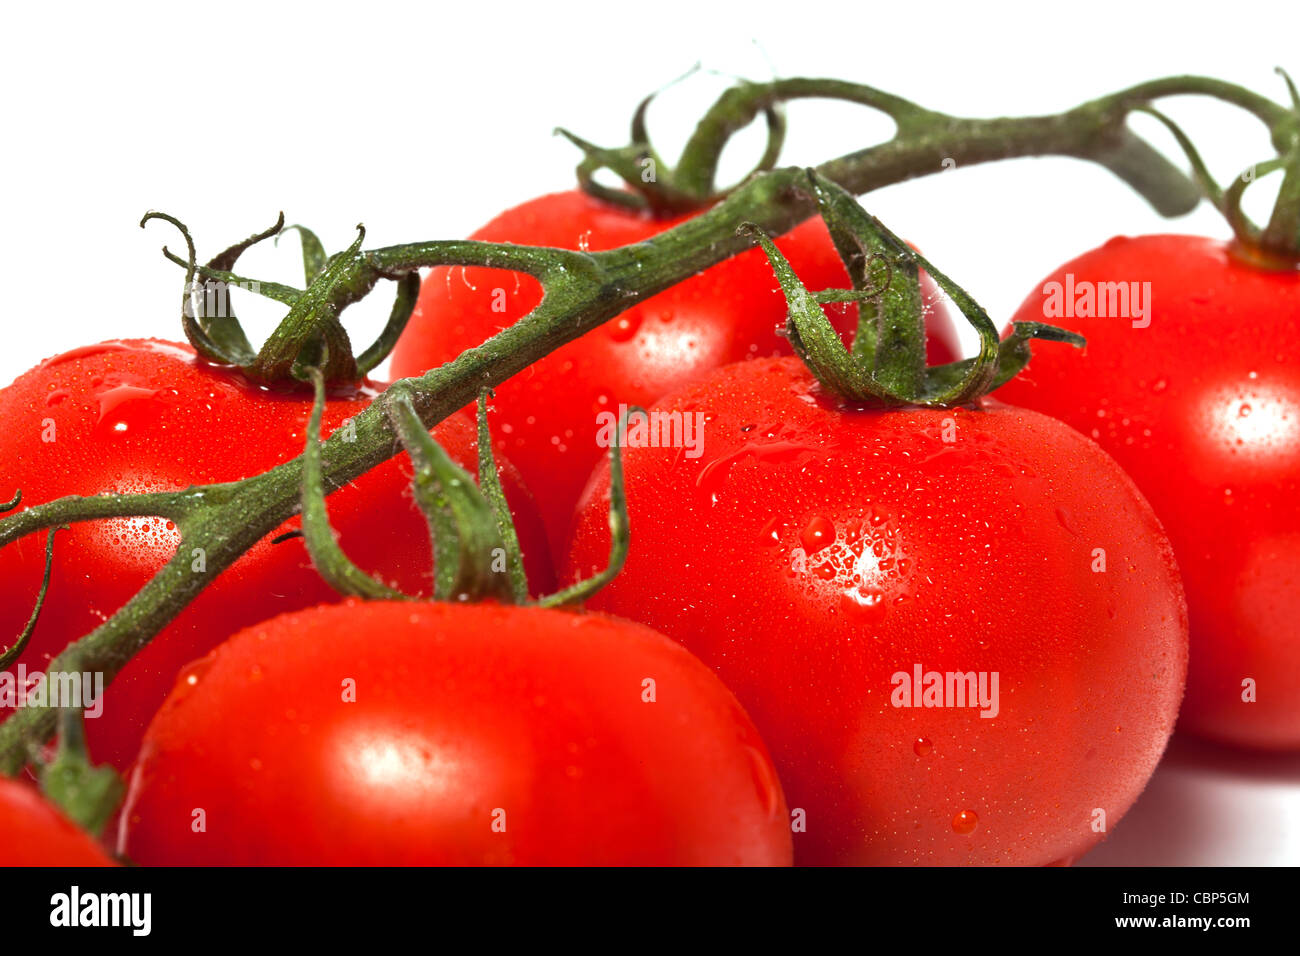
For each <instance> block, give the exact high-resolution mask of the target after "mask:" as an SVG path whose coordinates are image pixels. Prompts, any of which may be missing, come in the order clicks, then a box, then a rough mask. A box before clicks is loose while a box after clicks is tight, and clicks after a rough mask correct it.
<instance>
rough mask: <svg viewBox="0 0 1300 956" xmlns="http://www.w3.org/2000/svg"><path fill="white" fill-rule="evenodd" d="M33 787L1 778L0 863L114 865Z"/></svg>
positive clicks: (17, 864)
mask: <svg viewBox="0 0 1300 956" xmlns="http://www.w3.org/2000/svg"><path fill="white" fill-rule="evenodd" d="M114 865H115V864H114V863H113V861H112V860H110V859H109V858H108V856H106V855H105V853H104V851H103V850H102V849H100V847H99V845H98V844H97V843H96V842H95V841H94V839H93V838H92V837H91V836H90V835H89V834H87V833H86V832H85V831H83V830H81V829H79V828H78V827H77V826H76V825H75V824H73V823H72V821H70V820H69V819H68V818H67V817H65V816H64V815H63V814H62V813H60V812H59V811H58V810H57V809H56V808H55V807H53V806H52V805H51V804H49V803H47V802H46V801H45V800H44V799H42V797H41V795H40V794H39V793H37V792H36V791H35V790H34V789H32V787H31V786H30V785H28V784H25V783H19V782H18V781H17V780H10V779H8V778H7V777H0V866H114Z"/></svg>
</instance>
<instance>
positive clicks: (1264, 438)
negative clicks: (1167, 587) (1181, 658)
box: [1000, 235, 1300, 749]
mask: <svg viewBox="0 0 1300 956" xmlns="http://www.w3.org/2000/svg"><path fill="white" fill-rule="evenodd" d="M1044 309H1047V310H1048V311H1052V312H1060V311H1062V310H1064V311H1065V315H1066V317H1065V318H1062V319H1061V322H1062V323H1063V324H1068V325H1070V326H1071V327H1072V328H1074V329H1076V330H1078V331H1079V332H1081V333H1083V335H1085V336H1086V337H1087V339H1088V348H1087V351H1086V352H1085V353H1084V354H1082V355H1080V354H1065V353H1063V352H1044V353H1043V354H1041V355H1035V357H1034V359H1033V361H1032V362H1031V364H1030V366H1029V368H1028V370H1027V371H1026V372H1025V373H1024V374H1023V375H1022V376H1021V377H1019V378H1018V379H1015V380H1013V381H1011V382H1010V383H1008V385H1007V386H1006V387H1005V389H1004V390H1003V391H1002V392H1001V393H1000V394H1001V395H1003V396H1005V398H1006V400H1007V401H1010V402H1014V403H1016V404H1018V405H1024V406H1026V407H1029V408H1035V409H1038V410H1040V411H1042V412H1045V413H1047V414H1049V415H1052V416H1054V417H1056V418H1059V419H1061V420H1062V421H1064V422H1067V423H1069V424H1070V425H1073V426H1074V427H1075V428H1077V429H1078V430H1079V431H1081V432H1083V433H1084V434H1085V435H1090V436H1092V438H1094V439H1095V440H1096V441H1097V442H1098V443H1100V444H1101V446H1102V447H1103V448H1105V449H1106V450H1107V451H1108V452H1110V454H1112V455H1113V456H1114V457H1115V460H1116V461H1118V462H1119V463H1120V464H1121V465H1123V466H1124V469H1125V470H1126V471H1127V472H1128V473H1129V474H1130V475H1131V476H1132V477H1133V480H1134V481H1136V482H1137V485H1138V487H1139V488H1141V489H1142V493H1143V494H1144V495H1146V497H1147V499H1148V500H1149V501H1150V502H1151V505H1152V507H1153V508H1154V509H1155V511H1156V514H1158V515H1159V516H1160V520H1161V522H1162V523H1163V524H1164V527H1165V530H1166V531H1167V532H1168V534H1169V538H1170V540H1171V541H1172V542H1173V546H1174V551H1175V553H1176V554H1177V557H1178V565H1179V568H1180V569H1181V571H1182V575H1183V580H1184V582H1185V584H1186V587H1187V603H1188V607H1189V612H1190V620H1191V629H1192V630H1191V641H1192V649H1191V661H1190V670H1189V672H1188V678H1187V699H1186V700H1185V701H1184V703H1183V711H1182V719H1181V722H1180V726H1181V727H1184V728H1186V729H1187V730H1190V731H1193V732H1195V733H1197V734H1200V735H1202V736H1206V737H1211V738H1214V739H1216V740H1220V741H1224V742H1228V743H1233V744H1239V745H1246V746H1252V747H1263V748H1287V749H1295V748H1300V504H1297V502H1300V273H1297V272H1295V271H1290V272H1268V271H1264V270H1262V269H1258V268H1254V267H1252V266H1250V265H1247V264H1245V263H1244V262H1242V261H1240V260H1239V259H1237V258H1236V257H1235V256H1234V255H1233V253H1232V252H1231V251H1230V249H1229V247H1228V246H1227V245H1226V244H1224V243H1222V242H1219V241H1216V240H1213V239H1206V238H1199V237H1195V236H1176V235H1158V236H1142V237H1139V238H1133V239H1130V238H1116V239H1112V240H1111V241H1110V242H1108V243H1106V244H1105V245H1103V246H1101V247H1100V248H1098V249H1094V250H1092V251H1091V252H1088V253H1086V254H1084V255H1082V256H1080V257H1079V258H1077V259H1075V260H1073V261H1072V262H1069V263H1066V264H1065V265H1064V266H1062V267H1061V268H1060V269H1058V270H1056V271H1055V272H1053V273H1052V274H1051V275H1050V276H1048V277H1047V279H1046V280H1044V282H1043V283H1041V284H1040V286H1039V287H1038V289H1037V290H1036V291H1035V292H1034V293H1033V294H1031V295H1030V296H1029V297H1028V298H1027V299H1026V300H1025V303H1024V304H1023V305H1022V306H1021V307H1020V311H1019V312H1018V313H1017V315H1016V318H1017V319H1022V320H1023V319H1025V318H1027V317H1030V316H1034V317H1041V316H1042V315H1043V314H1044ZM1049 321H1050V320H1049Z"/></svg>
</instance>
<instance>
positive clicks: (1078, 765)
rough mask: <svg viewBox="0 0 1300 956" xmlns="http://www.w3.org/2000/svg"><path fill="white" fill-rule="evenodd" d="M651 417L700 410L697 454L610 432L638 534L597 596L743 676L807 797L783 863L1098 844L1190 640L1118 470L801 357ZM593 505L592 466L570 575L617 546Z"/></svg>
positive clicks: (984, 414)
mask: <svg viewBox="0 0 1300 956" xmlns="http://www.w3.org/2000/svg"><path fill="white" fill-rule="evenodd" d="M656 409H657V410H662V411H670V412H672V411H676V412H680V413H682V414H683V415H686V414H697V415H701V416H703V418H704V421H705V425H704V454H703V455H702V456H700V457H698V458H690V457H686V456H684V455H683V454H682V451H681V449H673V448H655V447H628V448H627V449H626V451H625V453H624V455H625V462H626V478H627V497H628V507H629V512H630V522H631V535H632V547H631V553H630V556H629V557H628V560H627V565H626V567H625V568H624V570H623V572H622V574H620V575H619V577H618V578H616V579H615V580H614V582H613V583H612V584H610V585H609V586H608V587H607V588H606V589H605V590H603V591H601V592H600V593H598V594H597V595H596V596H595V597H594V598H593V599H592V600H591V602H590V603H591V606H592V607H594V608H599V609H601V610H605V611H609V612H611V613H615V614H620V615H623V616H626V617H629V618H631V619H633V620H637V621H640V622H642V623H645V624H648V625H649V626H651V627H655V628H656V629H659V630H662V631H663V632H664V633H665V634H668V635H669V636H670V637H675V638H677V639H678V640H680V641H681V642H682V643H683V644H685V645H686V647H687V648H688V649H689V650H691V651H692V652H693V653H695V654H697V655H698V656H699V657H700V658H701V659H702V660H703V661H704V662H705V663H706V664H708V665H710V666H712V667H713V668H714V669H716V670H717V672H718V673H719V674H720V675H721V677H722V679H723V681H724V682H725V683H726V684H727V686H728V687H730V688H731V689H732V691H734V692H735V694H736V696H737V697H738V698H739V699H740V701H741V703H742V704H743V705H744V706H745V708H746V709H747V710H748V711H749V713H750V714H751V716H752V717H753V718H754V723H755V725H756V726H757V727H758V728H759V731H760V732H761V733H762V734H763V736H764V739H765V740H766V741H767V743H768V746H769V747H770V748H771V750H772V756H773V758H774V760H775V763H776V767H777V771H778V772H779V773H780V775H781V780H782V782H783V784H784V788H785V794H786V798H787V800H788V801H789V803H790V807H791V812H792V813H794V814H795V815H796V818H797V816H798V814H799V813H800V812H802V813H804V814H806V817H805V819H806V832H803V833H799V832H796V834H795V851H796V852H795V856H796V861H797V862H799V863H804V864H830V863H854V864H993V863H1003V864H1047V863H1052V862H1054V861H1059V860H1062V859H1068V858H1071V857H1073V856H1076V855H1078V854H1080V853H1083V852H1084V851H1085V850H1087V849H1088V848H1089V847H1090V846H1092V845H1093V844H1094V843H1095V842H1096V841H1097V840H1099V839H1101V837H1102V835H1103V834H1102V833H1101V832H1099V831H1098V830H1097V829H1095V827H1097V826H1098V825H1104V826H1106V827H1110V826H1112V825H1113V824H1114V823H1115V821H1117V820H1118V819H1119V818H1120V816H1121V815H1122V814H1123V813H1124V812H1125V810H1127V809H1128V807H1129V805H1130V804H1132V802H1133V800H1134V799H1135V798H1136V797H1137V795H1138V794H1139V793H1140V792H1141V791H1142V788H1143V786H1144V785H1145V783H1146V780H1147V778H1148V776H1149V775H1150V774H1151V772H1152V770H1153V769H1154V768H1155V765H1156V762H1157V761H1158V760H1159V759H1160V755H1161V753H1162V751H1163V750H1164V747H1165V743H1166V741H1167V739H1168V737H1169V734H1170V732H1171V730H1172V729H1173V724H1174V719H1175V716H1176V715H1177V711H1178V701H1179V698H1180V697H1181V695H1182V689H1183V678H1184V673H1185V668H1186V655H1187V623H1186V611H1185V605H1184V602H1183V596H1182V591H1181V587H1180V584H1179V579H1178V572H1177V568H1176V566H1175V564H1174V560H1173V555H1172V552H1171V551H1170V548H1169V545H1168V542H1167V541H1166V540H1165V537H1164V535H1163V534H1162V533H1161V531H1160V526H1159V524H1158V522H1157V521H1156V518H1155V516H1154V515H1153V514H1152V512H1151V509H1150V507H1149V506H1148V505H1147V503H1146V502H1145V501H1144V500H1143V499H1142V496H1141V495H1140V494H1139V493H1138V491H1137V489H1136V488H1135V487H1134V485H1133V483H1132V481H1130V480H1129V478H1128V477H1127V476H1126V475H1125V474H1124V473H1123V471H1122V470H1121V469H1120V468H1119V466H1118V465H1116V464H1115V462H1114V461H1112V460H1111V459H1110V458H1109V457H1107V456H1106V455H1105V453H1103V452H1102V451H1101V449H1099V448H1098V447H1097V446H1096V445H1095V444H1094V443H1092V442H1091V441H1088V440H1087V439H1086V438H1083V437H1082V436H1080V435H1079V434H1078V433H1077V432H1075V431H1073V430H1072V429H1070V428H1068V427H1066V426H1065V425H1063V424H1061V423H1060V422H1057V421H1054V420H1053V419H1050V418H1047V417H1046V416H1043V415H1040V414H1037V413H1035V412H1031V411H1024V410H1021V409H1017V408H1011V407H1009V406H1004V405H1002V404H1000V403H998V402H996V401H991V400H985V401H984V402H983V403H982V404H981V405H980V406H979V407H976V408H957V409H952V410H942V409H923V408H908V409H900V410H894V411H883V412H882V411H864V410H855V409H850V408H846V407H844V406H843V405H842V404H840V403H839V402H838V400H834V399H831V398H830V397H828V396H826V395H825V394H824V393H823V392H822V391H821V390H820V388H819V387H818V386H816V384H815V382H814V380H813V378H812V376H811V374H810V373H809V372H808V371H807V370H806V369H805V368H804V367H803V366H802V365H801V364H800V363H799V361H798V360H797V359H793V358H787V359H770V360H762V361H754V362H745V363H741V364H738V365H732V366H728V367H727V368H724V369H721V370H719V371H718V372H716V373H714V375H712V376H711V377H710V378H709V379H708V380H707V381H705V382H704V383H702V384H700V385H699V386H697V387H694V388H691V389H687V390H685V391H683V392H679V393H677V394H676V395H675V396H672V397H670V398H668V399H665V400H664V401H663V402H662V403H661V404H660V405H659V406H657V407H656ZM652 411H653V410H652ZM607 498H608V468H605V469H602V470H600V471H598V472H597V473H596V475H595V477H593V481H592V484H591V485H590V486H589V487H588V490H587V494H586V496H585V508H584V510H583V511H582V513H581V514H580V516H579V519H578V522H577V525H576V529H575V540H574V542H573V547H572V552H571V565H570V575H571V576H572V575H576V574H579V573H581V572H582V571H584V570H586V569H589V568H591V567H592V566H593V565H594V564H597V563H599V561H600V557H599V555H600V554H602V553H603V550H604V549H606V548H607V547H608V539H609V533H608V530H607V528H606V524H607V523H606V521H605V519H604V514H603V512H602V510H601V509H602V508H604V507H606V504H605V501H606V500H607ZM1102 552H1104V555H1103V554H1102ZM1103 557H1104V562H1105V563H1104V569H1105V570H1104V573H1102V572H1100V571H1098V570H1097V569H1098V568H1099V567H1102V565H1099V564H1098V561H1099V560H1100V559H1102V558H1103ZM918 668H919V670H920V675H919V679H920V683H921V691H922V692H921V693H919V694H913V692H914V690H915V689H916V676H917V675H916V671H917V669H918ZM932 674H938V675H940V676H939V681H940V683H941V685H942V686H941V688H940V689H941V690H942V691H943V692H944V693H943V694H941V695H940V696H938V697H935V696H933V687H934V686H935V683H934V682H935V679H934V678H933V677H931V676H930V675H932ZM958 674H960V675H966V674H969V675H971V677H970V680H971V681H973V682H974V683H973V684H971V685H969V686H968V685H967V684H966V683H965V678H962V679H960V680H959V679H957V678H950V677H949V675H958ZM995 675H996V680H997V684H996V687H997V692H996V693H995V692H994V688H995V685H994V680H995ZM950 680H951V681H952V683H951V686H950V684H949V681H950ZM981 681H983V687H982V689H983V691H984V699H985V701H986V705H981V706H971V705H970V702H971V701H970V698H967V699H966V700H965V701H964V703H965V704H966V706H961V704H962V703H963V701H962V700H961V699H960V698H959V697H958V696H957V691H958V690H959V689H960V690H961V691H962V692H963V694H965V693H966V692H967V691H968V690H969V691H970V692H971V694H972V695H977V693H978V691H980V690H981V686H980V682H981ZM959 685H960V686H959ZM904 694H906V695H907V696H906V697H904V696H902V695H904ZM910 704H918V705H919V706H909V705H910ZM936 704H941V705H944V706H934V705H936ZM985 714H988V715H989V716H984V715H985Z"/></svg>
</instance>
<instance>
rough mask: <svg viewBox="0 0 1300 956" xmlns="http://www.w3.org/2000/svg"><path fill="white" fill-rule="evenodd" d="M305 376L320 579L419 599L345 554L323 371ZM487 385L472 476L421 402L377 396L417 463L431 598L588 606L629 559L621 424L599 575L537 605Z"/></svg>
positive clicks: (342, 588) (306, 522)
mask: <svg viewBox="0 0 1300 956" xmlns="http://www.w3.org/2000/svg"><path fill="white" fill-rule="evenodd" d="M306 375H307V376H308V378H310V380H311V382H312V385H313V387H314V389H315V395H316V398H315V402H314V404H313V406H312V412H311V416H310V418H309V420H308V425H307V448H306V451H305V453H304V455H303V463H304V466H303V479H302V535H303V538H304V542H305V544H306V546H307V552H308V554H309V555H310V556H311V560H312V563H313V564H314V565H315V566H316V569H317V571H318V572H319V573H320V575H321V577H323V578H324V579H325V581H326V582H327V583H328V584H329V585H330V586H331V587H333V588H334V589H335V590H336V591H339V592H340V593H341V594H345V595H349V596H352V597H360V598H366V599H369V600H389V601H393V600H402V601H405V600H415V598H413V597H412V596H411V595H408V594H405V593H403V592H402V591H400V590H398V589H396V588H394V587H391V586H389V585H388V584H385V583H384V582H382V581H379V580H378V579H376V578H374V577H372V576H371V575H369V574H367V573H366V572H365V571H363V570H361V569H360V568H359V567H357V566H356V565H355V564H353V563H352V561H351V560H350V559H349V558H348V557H347V555H346V554H344V552H343V549H342V548H341V547H340V546H339V543H338V540H337V539H336V538H335V535H334V529H333V528H332V527H331V526H330V522H329V513H328V510H327V507H326V504H325V495H326V489H325V487H324V478H323V470H322V461H321V448H322V443H321V437H320V430H321V417H322V414H323V411H324V407H325V380H324V376H323V375H322V374H321V372H320V370H319V369H317V368H309V369H307V370H306ZM491 394H492V392H491V390H490V389H484V390H483V391H482V392H480V394H479V399H478V473H479V479H478V481H477V482H475V480H474V477H473V476H472V475H471V474H470V473H469V472H467V471H466V470H465V469H464V468H462V467H461V466H460V465H458V464H456V462H454V461H452V459H451V456H449V455H448V454H447V452H446V451H445V450H444V449H443V448H442V446H441V445H439V444H438V442H437V441H436V440H434V438H433V435H431V434H430V433H429V430H428V429H427V428H426V427H425V425H424V422H423V420H422V419H421V417H420V411H419V409H418V408H417V404H418V403H419V401H420V396H419V395H418V394H417V393H416V392H414V391H413V390H412V389H410V388H407V387H404V386H402V385H400V384H399V385H395V386H393V387H391V388H390V389H389V390H388V391H387V392H385V393H384V395H383V397H382V398H381V399H380V401H381V402H383V407H384V411H385V413H386V415H387V417H388V418H389V420H390V421H391V422H392V425H393V429H394V431H395V432H396V433H397V437H398V440H399V441H400V442H401V445H402V447H403V448H405V449H406V453H407V454H408V455H409V456H410V458H411V463H412V465H414V467H415V474H414V477H413V478H412V489H413V491H414V495H415V502H416V504H417V505H418V506H419V508H420V511H421V512H422V513H423V514H424V517H425V520H426V521H427V522H428V525H429V539H430V542H431V543H432V545H433V556H434V574H433V599H434V600H435V601H483V600H492V601H498V602H500V603H503V604H515V605H528V604H532V605H536V606H538V607H557V606H561V605H566V604H576V603H580V602H581V601H584V600H586V599H587V598H589V597H591V595H593V594H595V593H596V592H597V591H598V590H600V589H601V588H602V587H604V586H605V585H606V584H608V583H609V582H610V581H611V580H613V578H614V576H615V575H616V574H618V572H619V570H621V568H622V566H623V562H624V560H626V558H627V549H628V533H627V527H628V520H627V499H626V497H625V496H624V493H623V467H622V454H621V447H620V446H621V444H622V442H623V436H624V434H625V433H626V429H627V422H626V419H625V420H624V421H623V422H621V423H620V426H619V431H618V438H617V440H616V441H615V443H614V445H613V446H612V447H611V448H610V469H611V474H612V480H611V488H610V517H609V524H610V529H611V531H612V532H613V535H612V544H611V548H610V559H609V562H608V564H607V566H606V568H605V569H604V570H603V571H601V572H599V573H598V574H596V575H594V576H592V577H591V578H588V579H586V580H583V581H580V582H578V583H577V584H574V585H573V586H571V587H569V588H566V589H564V590H562V591H559V592H556V593H554V594H550V595H546V596H545V597H541V598H538V599H537V600H530V598H529V596H528V579H527V576H526V574H525V572H524V559H523V553H522V551H521V549H520V546H519V536H518V534H517V532H516V531H515V526H514V519H513V517H512V516H511V513H510V506H509V503H508V502H507V501H506V496H505V491H504V489H503V488H502V487H501V477H500V475H499V474H498V472H497V465H496V458H495V456H494V454H493V451H492V439H491V433H490V430H489V428H488V419H487V411H488V409H487V400H488V398H489V396H490V395H491Z"/></svg>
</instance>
